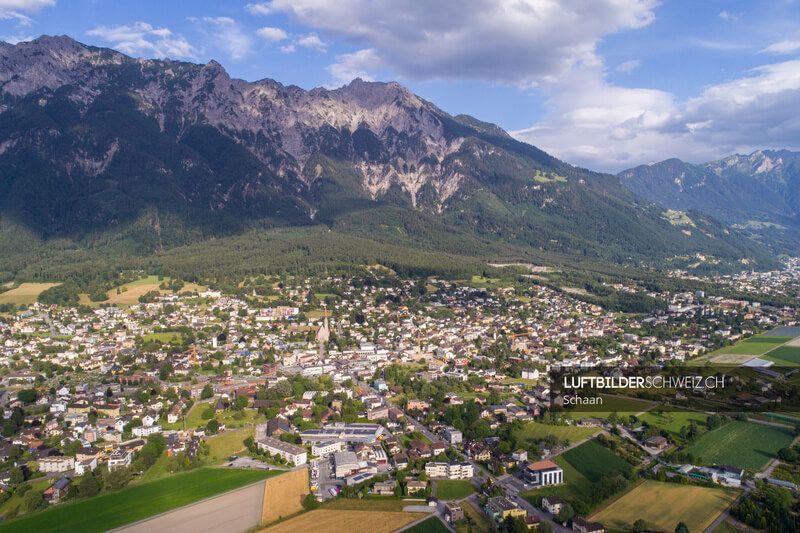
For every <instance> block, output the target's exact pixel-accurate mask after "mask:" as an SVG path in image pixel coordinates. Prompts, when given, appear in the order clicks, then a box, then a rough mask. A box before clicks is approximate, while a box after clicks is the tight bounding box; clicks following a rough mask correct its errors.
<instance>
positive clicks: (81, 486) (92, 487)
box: [78, 474, 100, 498]
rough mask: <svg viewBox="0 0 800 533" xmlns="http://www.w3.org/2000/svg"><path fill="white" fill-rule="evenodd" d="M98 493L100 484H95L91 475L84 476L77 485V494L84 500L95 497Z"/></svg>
mask: <svg viewBox="0 0 800 533" xmlns="http://www.w3.org/2000/svg"><path fill="white" fill-rule="evenodd" d="M98 492H100V484H99V483H97V480H96V479H95V477H94V476H93V475H92V474H88V475H86V476H84V477H83V479H82V480H81V482H80V483H78V494H80V495H81V496H82V497H84V498H91V497H92V496H96V495H97V493H98Z"/></svg>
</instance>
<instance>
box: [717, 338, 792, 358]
mask: <svg viewBox="0 0 800 533" xmlns="http://www.w3.org/2000/svg"><path fill="white" fill-rule="evenodd" d="M793 338H794V337H777V336H764V335H759V336H757V337H750V338H749V339H746V340H743V341H742V342H739V343H737V344H734V345H732V346H725V347H724V348H720V349H719V350H717V351H715V352H714V354H741V355H763V354H765V353H767V352H768V351H770V350H771V349H773V348H775V347H776V346H780V345H781V344H784V343H786V342H788V341H790V340H792V339H793Z"/></svg>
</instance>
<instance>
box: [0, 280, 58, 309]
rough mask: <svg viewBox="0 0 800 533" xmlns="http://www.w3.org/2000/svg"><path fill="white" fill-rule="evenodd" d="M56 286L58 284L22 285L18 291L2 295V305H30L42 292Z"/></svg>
mask: <svg viewBox="0 0 800 533" xmlns="http://www.w3.org/2000/svg"><path fill="white" fill-rule="evenodd" d="M56 285H58V283H20V285H19V287H17V288H16V289H11V290H10V291H6V292H4V293H2V294H0V304H15V305H30V304H32V303H34V302H36V299H37V298H38V297H39V294H40V293H41V292H42V291H44V290H46V289H49V288H50V287H55V286H56Z"/></svg>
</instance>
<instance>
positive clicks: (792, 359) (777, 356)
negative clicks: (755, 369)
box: [764, 346, 800, 366]
mask: <svg viewBox="0 0 800 533" xmlns="http://www.w3.org/2000/svg"><path fill="white" fill-rule="evenodd" d="M764 359H766V360H767V361H773V362H774V363H775V364H776V365H780V366H800V347H797V346H780V347H778V348H775V349H774V350H772V351H771V352H769V353H768V354H767V355H765V356H764Z"/></svg>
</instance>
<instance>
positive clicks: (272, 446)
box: [256, 437, 308, 465]
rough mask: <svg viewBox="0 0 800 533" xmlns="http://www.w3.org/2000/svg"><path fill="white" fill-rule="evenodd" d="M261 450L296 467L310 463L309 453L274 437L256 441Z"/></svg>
mask: <svg viewBox="0 0 800 533" xmlns="http://www.w3.org/2000/svg"><path fill="white" fill-rule="evenodd" d="M256 445H257V446H258V449H259V450H264V451H267V452H269V453H270V454H272V455H277V456H279V457H283V458H284V459H285V460H286V461H288V462H290V463H294V464H295V465H304V464H306V463H307V462H308V452H306V450H305V449H304V448H301V447H300V446H295V445H294V444H289V443H288V442H283V441H282V440H278V439H274V438H272V437H261V438H260V439H258V440H257V441H256Z"/></svg>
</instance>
